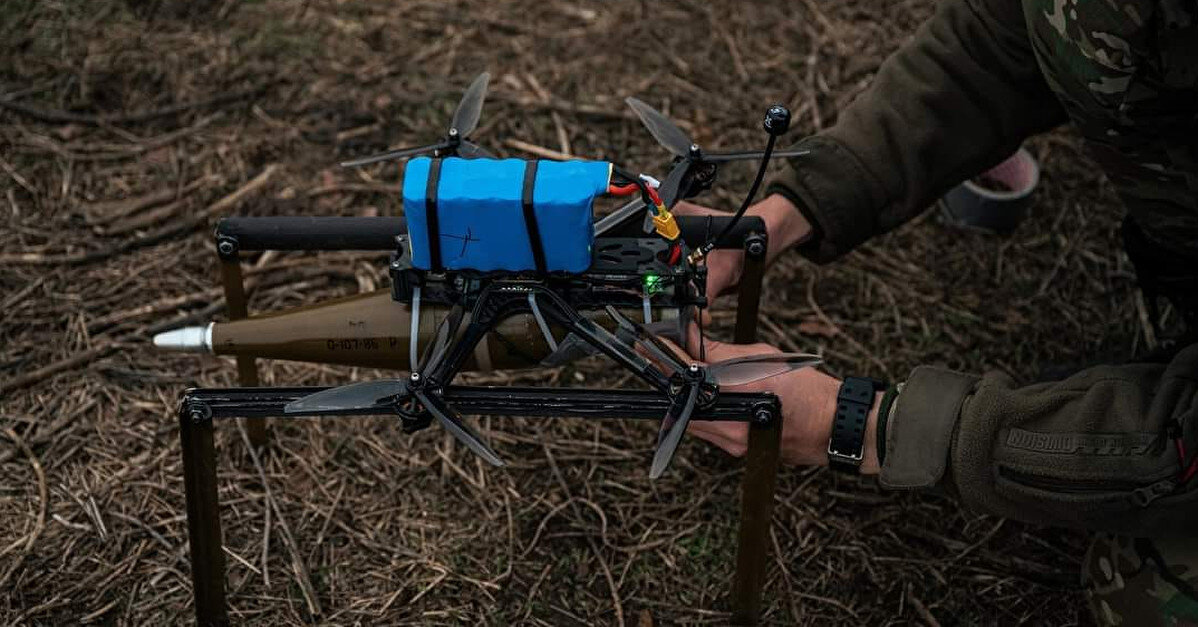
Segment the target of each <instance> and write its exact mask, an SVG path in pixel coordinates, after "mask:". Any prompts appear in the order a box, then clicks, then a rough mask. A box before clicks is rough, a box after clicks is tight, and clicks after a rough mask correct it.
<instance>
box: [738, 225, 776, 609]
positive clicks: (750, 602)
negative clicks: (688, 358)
mask: <svg viewBox="0 0 1198 627" xmlns="http://www.w3.org/2000/svg"><path fill="white" fill-rule="evenodd" d="M767 244H768V242H767V241H766V238H765V235H764V234H761V233H753V234H750V235H749V236H748V237H746V238H745V265H744V272H743V273H742V274H741V280H740V292H739V294H738V295H737V306H736V329H735V332H734V336H733V339H734V341H735V342H736V343H737V344H749V343H752V342H756V341H757V311H758V308H759V306H760V301H761V281H762V277H763V276H764V274H765V253H766V249H767ZM781 444H782V417H781V416H780V415H777V416H775V417H774V419H773V420H771V421H770V422H768V423H766V424H759V423H757V422H750V423H749V450H748V452H747V453H746V454H745V476H744V479H743V480H742V481H743V483H742V484H741V505H740V532H739V534H738V540H737V542H738V543H737V550H736V574H735V575H734V577H733V581H732V620H733V622H734V623H735V624H737V625H754V624H756V623H757V618H758V615H759V614H760V612H761V592H762V589H763V588H764V587H765V574H766V570H767V569H768V567H769V537H770V521H771V520H772V519H773V512H774V485H775V483H776V479H777V477H778V459H779V456H780V454H781Z"/></svg>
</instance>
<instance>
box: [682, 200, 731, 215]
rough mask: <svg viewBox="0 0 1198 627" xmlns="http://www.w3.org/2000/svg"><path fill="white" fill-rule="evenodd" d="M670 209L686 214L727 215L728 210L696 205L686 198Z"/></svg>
mask: <svg viewBox="0 0 1198 627" xmlns="http://www.w3.org/2000/svg"><path fill="white" fill-rule="evenodd" d="M670 211H671V212H673V213H676V214H678V215H684V216H707V215H727V212H725V211H717V210H715V209H712V208H711V207H704V206H703V205H696V204H695V203H692V202H687V201H685V200H680V201H678V202H677V203H676V204H675V205H674V208H673V209H671V210H670Z"/></svg>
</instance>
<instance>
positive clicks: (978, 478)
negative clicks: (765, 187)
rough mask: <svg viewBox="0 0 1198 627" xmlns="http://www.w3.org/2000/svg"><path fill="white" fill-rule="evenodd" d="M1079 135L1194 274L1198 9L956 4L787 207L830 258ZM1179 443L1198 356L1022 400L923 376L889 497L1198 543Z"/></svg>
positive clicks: (799, 181) (805, 168)
mask: <svg viewBox="0 0 1198 627" xmlns="http://www.w3.org/2000/svg"><path fill="white" fill-rule="evenodd" d="M1065 121H1072V122H1073V123H1074V124H1075V125H1076V126H1077V128H1078V129H1079V130H1080V131H1081V133H1082V134H1083V136H1084V137H1085V142H1086V144H1087V146H1088V148H1089V150H1090V152H1091V154H1092V155H1093V157H1094V159H1095V160H1096V161H1097V162H1098V163H1099V164H1101V166H1102V168H1103V169H1104V170H1105V172H1106V174H1107V176H1108V177H1109V178H1110V180H1111V181H1112V182H1113V183H1114V185H1115V188H1116V190H1117V191H1118V193H1119V195H1120V197H1121V199H1122V200H1123V202H1124V204H1125V205H1126V208H1127V210H1128V213H1129V216H1130V218H1131V219H1132V220H1134V222H1135V223H1136V225H1137V226H1138V227H1140V230H1142V231H1143V233H1144V234H1145V235H1146V236H1147V237H1148V238H1149V239H1150V240H1152V242H1153V243H1154V244H1155V245H1156V246H1159V247H1160V249H1161V250H1164V251H1168V253H1169V254H1170V255H1171V257H1172V258H1173V259H1177V260H1179V261H1178V263H1179V264H1189V265H1191V266H1192V267H1194V268H1198V4H1196V0H1085V1H1083V0H943V1H942V2H941V3H940V5H939V7H938V9H937V12H936V15H935V16H934V17H933V18H932V19H931V20H929V21H928V23H926V24H924V25H923V26H922V27H921V29H920V30H919V32H918V33H917V35H916V37H915V39H914V40H913V41H912V42H911V43H910V44H908V45H907V46H905V47H904V48H903V49H901V50H899V51H898V52H897V53H895V54H894V55H892V56H891V57H890V58H889V59H887V60H886V62H885V63H884V64H883V65H882V67H881V68H880V69H879V71H878V74H877V76H876V77H875V79H874V81H873V83H872V84H871V86H870V88H869V89H868V90H867V91H866V92H864V93H863V94H862V95H861V96H860V97H859V98H857V100H856V101H854V102H853V103H852V104H851V105H850V106H848V107H847V108H846V109H845V110H844V111H842V112H841V115H840V117H839V119H838V120H837V123H836V125H835V126H834V127H833V128H831V129H828V130H827V131H826V132H823V133H821V134H819V135H816V136H814V137H811V138H808V139H806V140H804V142H803V143H804V144H806V145H807V146H808V147H810V148H811V153H810V155H809V156H807V157H804V158H802V160H801V161H799V162H796V163H795V165H796V167H795V168H794V170H793V173H791V174H789V175H788V176H787V177H785V178H783V179H782V180H779V181H777V182H775V183H774V184H773V185H772V187H771V191H773V192H775V193H781V194H783V195H785V196H787V197H788V198H790V199H791V200H792V201H793V202H795V204H796V205H797V206H799V207H800V210H801V211H802V212H803V213H804V214H805V215H806V216H807V217H808V219H809V220H810V221H811V222H812V224H813V225H814V226H815V236H814V237H813V238H812V239H811V240H810V241H808V242H807V243H805V244H804V245H803V246H802V247H801V250H802V252H803V253H804V254H806V255H808V256H809V257H811V258H813V259H815V260H816V261H821V262H823V261H829V260H832V259H835V258H836V257H838V256H840V255H842V254H844V253H845V252H847V251H848V250H850V249H852V248H853V247H854V246H856V245H858V244H859V243H861V242H862V241H864V240H865V239H867V238H869V237H871V236H873V235H875V234H878V233H882V232H885V231H888V230H890V229H893V228H894V227H896V226H898V225H899V224H902V223H903V222H905V221H907V220H908V219H910V218H912V217H914V216H915V215H917V214H918V213H920V212H922V211H923V210H924V209H925V208H926V207H927V206H928V205H930V204H931V203H932V202H933V201H934V200H935V199H936V198H938V197H939V196H940V195H941V194H943V193H944V192H945V191H946V190H948V189H949V188H950V187H952V186H954V185H956V184H957V183H959V182H960V181H962V180H963V179H965V178H968V177H970V176H973V175H975V174H977V173H979V172H982V171H984V170H985V169H987V168H989V167H991V166H993V165H995V164H997V163H998V162H1000V161H1002V160H1003V159H1004V158H1005V157H1007V156H1008V155H1010V154H1011V153H1012V152H1013V151H1014V150H1015V149H1016V148H1017V147H1018V146H1019V144H1020V143H1021V142H1022V141H1023V140H1024V139H1025V138H1027V137H1028V136H1029V135H1031V134H1034V133H1037V132H1041V131H1044V130H1047V129H1050V128H1052V127H1054V126H1057V125H1059V124H1061V123H1063V122H1065ZM1177 438H1180V440H1181V443H1182V445H1183V447H1184V449H1185V450H1186V451H1190V457H1192V456H1193V455H1194V454H1195V453H1194V451H1198V346H1193V347H1190V348H1189V349H1187V350H1184V351H1182V352H1181V353H1180V354H1178V355H1177V356H1176V357H1175V358H1174V360H1173V362H1172V363H1170V364H1167V365H1166V364H1157V365H1125V366H1106V367H1100V368H1094V369H1090V370H1087V371H1083V372H1082V373H1080V374H1078V375H1076V376H1074V377H1072V378H1070V379H1068V380H1066V381H1062V382H1058V383H1052V384H1041V385H1037V386H1031V387H1022V388H1021V387H1018V386H1016V385H1015V384H1014V383H1013V382H1012V381H1010V380H1009V379H1006V378H1004V377H1001V376H989V375H988V376H986V377H982V378H978V377H972V376H967V375H963V374H959V373H953V372H948V371H944V370H939V369H934V368H927V367H923V368H918V369H916V370H915V371H914V372H913V373H912V374H911V376H910V378H909V379H908V381H907V383H906V384H905V387H904V389H903V391H902V393H901V394H900V396H899V398H898V401H897V403H896V404H895V406H894V409H893V411H892V415H891V419H890V421H889V425H888V429H887V430H886V442H885V450H886V455H885V463H884V464H883V469H882V477H881V480H882V483H883V485H886V486H889V487H893V488H926V487H931V486H937V485H939V486H944V487H948V488H950V489H952V490H954V491H956V492H958V493H959V494H960V495H961V496H962V498H963V499H964V500H965V501H966V502H967V503H969V504H971V505H973V506H975V507H977V508H978V509H981V510H984V511H989V512H994V513H999V514H1003V515H1007V516H1012V517H1015V518H1021V519H1025V520H1033V521H1038V522H1046V523H1055V524H1065V525H1072V526H1082V527H1089V528H1099V529H1107V530H1112V531H1117V532H1122V533H1132V534H1159V533H1188V534H1198V526H1195V525H1194V524H1193V521H1195V520H1198V478H1195V479H1194V480H1192V481H1188V482H1183V481H1181V476H1182V475H1184V468H1186V467H1187V466H1188V465H1189V462H1190V457H1187V458H1186V459H1184V460H1183V459H1179V457H1180V455H1179V450H1180V449H1181V448H1182V447H1178V446H1175V444H1176V440H1177Z"/></svg>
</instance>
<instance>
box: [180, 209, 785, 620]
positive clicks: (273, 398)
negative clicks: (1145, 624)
mask: <svg viewBox="0 0 1198 627" xmlns="http://www.w3.org/2000/svg"><path fill="white" fill-rule="evenodd" d="M766 246H767V242H766V238H765V236H764V234H762V233H759V232H754V233H750V234H748V235H747V236H746V237H745V239H744V252H745V266H744V273H743V275H742V277H741V284H740V292H739V294H738V303H737V317H736V328H735V341H736V342H737V343H749V342H754V341H756V339H757V312H758V306H759V299H760V295H761V282H762V276H763V273H764V271H765V253H766ZM227 248H228V250H227V251H226V250H225V249H224V248H220V245H219V242H218V250H220V252H221V257H222V266H221V268H222V270H221V275H222V282H223V283H224V287H225V294H226V299H227V301H226V302H227V303H228V306H229V313H230V317H236V318H240V317H245V315H246V306H245V291H244V286H243V284H242V281H241V278H242V277H241V270H240V265H239V261H238V259H237V252H238V250H237V245H236V240H235V239H234V240H233V242H232V246H230V247H227ZM238 372H239V375H240V378H241V383H242V384H243V385H245V386H246V387H244V388H231V389H221V390H203V389H197V390H189V391H188V392H187V394H186V396H185V397H184V399H183V402H182V403H181V405H180V408H179V439H180V444H181V448H182V455H183V475H184V488H185V490H186V496H187V527H188V538H189V540H190V543H191V551H190V553H191V571H192V583H193V586H194V596H195V609H196V620H197V623H198V625H200V626H201V627H209V626H222V625H228V624H229V618H228V613H227V608H226V603H225V589H224V584H225V559H224V550H223V548H222V544H221V525H220V502H219V496H218V493H217V477H216V451H215V448H214V446H213V430H214V429H213V426H214V422H215V420H214V419H216V418H225V417H233V416H240V417H245V418H246V419H247V421H246V423H247V428H249V433H250V437H251V442H252V444H253V445H254V446H258V445H260V444H262V443H264V442H265V440H266V432H265V419H264V418H265V417H266V416H277V415H281V414H282V413H283V406H284V405H286V404H287V403H288V402H291V401H293V400H296V399H298V398H302V397H304V396H306V395H308V394H312V393H314V392H316V391H319V388H259V387H256V385H257V382H258V378H257V370H256V368H255V366H254V361H253V359H252V358H246V359H244V360H242V359H239V360H238ZM445 394H446V395H447V399H448V400H452V401H453V403H454V405H455V406H457V407H459V408H461V410H462V411H463V412H464V413H474V414H487V415H543V416H559V417H560V416H576V417H583V418H604V417H615V416H620V417H628V418H646V419H660V417H661V415H662V414H663V413H664V411H665V409H666V407H667V405H668V400H667V399H664V398H663V397H662V396H661V395H660V394H656V393H652V392H637V391H613V392H602V391H597V390H570V389H562V390H560V391H553V392H552V393H550V392H549V391H547V390H544V389H528V388H502V389H495V388H476V387H466V386H450V387H449V388H447V389H446V392H445ZM763 416H764V417H766V418H767V419H766V420H762V419H761V418H762V417H763ZM695 418H696V419H698V420H731V421H741V422H748V423H749V425H750V427H749V448H748V453H747V455H746V467H745V477H744V483H743V487H742V497H741V520H740V533H739V543H738V550H737V559H736V573H735V575H734V581H733V586H732V609H733V621H734V622H735V623H736V624H742V625H743V624H755V623H756V622H757V619H758V614H759V612H760V607H761V593H762V589H763V587H764V584H765V574H766V570H767V567H768V548H769V532H770V520H771V517H772V511H773V504H774V485H775V479H776V477H777V472H778V461H779V455H780V443H781V439H782V417H781V407H780V405H779V404H778V401H777V398H776V397H773V396H772V395H769V394H747V393H735V392H731V393H723V394H721V395H720V398H719V400H718V403H717V404H716V405H715V406H713V407H711V408H708V409H707V410H705V411H702V412H697V413H696V416H695ZM255 433H256V434H257V437H258V438H259V439H258V440H257V441H254V439H253V438H254V437H255Z"/></svg>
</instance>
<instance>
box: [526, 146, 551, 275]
mask: <svg viewBox="0 0 1198 627" xmlns="http://www.w3.org/2000/svg"><path fill="white" fill-rule="evenodd" d="M537 163H538V162H537V161H527V162H525V165H524V189H523V191H522V193H521V197H520V204H521V205H522V206H523V208H524V227H525V228H526V229H528V246H529V247H530V248H532V260H533V263H535V264H536V265H537V272H539V273H540V274H546V273H547V272H548V266H547V265H546V264H545V248H544V247H543V246H542V245H541V229H540V228H539V227H538V226H537V212H536V209H535V208H534V207H533V203H532V198H533V190H534V188H535V186H536V182H537Z"/></svg>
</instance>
